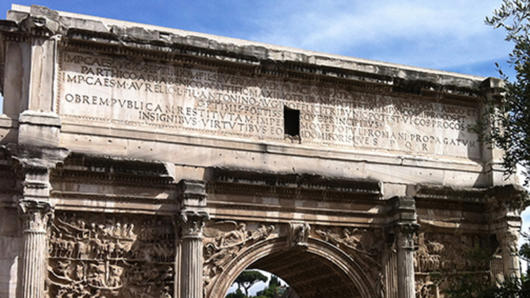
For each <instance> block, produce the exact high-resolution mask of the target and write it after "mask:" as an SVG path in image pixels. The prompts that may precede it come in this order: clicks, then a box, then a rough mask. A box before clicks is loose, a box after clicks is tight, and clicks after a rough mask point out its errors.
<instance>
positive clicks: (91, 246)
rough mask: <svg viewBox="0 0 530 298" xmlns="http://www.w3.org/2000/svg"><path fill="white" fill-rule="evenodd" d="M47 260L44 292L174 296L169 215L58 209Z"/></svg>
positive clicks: (66, 294)
mask: <svg viewBox="0 0 530 298" xmlns="http://www.w3.org/2000/svg"><path fill="white" fill-rule="evenodd" d="M48 260H49V265H48V288H49V290H48V297H94V296H97V297H100V296H105V297H165V298H167V297H172V296H173V284H174V272H173V270H174V269H173V266H174V260H175V232H174V229H173V227H172V224H171V220H170V219H166V218H161V217H158V218H157V217H144V216H138V215H135V216H129V215H105V214H93V213H81V212H77V213H74V212H58V213H57V214H56V216H55V219H54V221H53V222H52V225H51V229H50V240H49V251H48Z"/></svg>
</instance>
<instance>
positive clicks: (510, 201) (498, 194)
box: [488, 185, 528, 282]
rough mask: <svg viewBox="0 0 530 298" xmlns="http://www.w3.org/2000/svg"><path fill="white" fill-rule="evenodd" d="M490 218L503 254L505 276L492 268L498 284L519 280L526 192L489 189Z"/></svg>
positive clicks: (518, 188)
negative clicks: (520, 245)
mask: <svg viewBox="0 0 530 298" xmlns="http://www.w3.org/2000/svg"><path fill="white" fill-rule="evenodd" d="M488 195H489V210H488V213H489V217H490V227H491V229H492V232H493V233H495V234H496V236H497V241H498V242H499V248H500V254H501V255H502V267H503V270H502V271H503V272H502V273H503V274H502V275H500V274H499V273H500V272H499V271H497V270H498V269H499V268H491V270H492V271H493V272H492V273H493V274H495V278H496V279H498V280H496V282H502V281H503V280H506V279H508V278H520V277H521V268H520V264H519V246H518V241H519V234H520V232H521V225H522V220H521V212H522V211H523V210H524V208H525V207H526V206H527V205H528V203H527V201H526V196H527V192H526V191H525V190H524V189H523V188H522V187H521V186H519V185H503V186H495V187H493V188H491V189H490V190H489V194H488Z"/></svg>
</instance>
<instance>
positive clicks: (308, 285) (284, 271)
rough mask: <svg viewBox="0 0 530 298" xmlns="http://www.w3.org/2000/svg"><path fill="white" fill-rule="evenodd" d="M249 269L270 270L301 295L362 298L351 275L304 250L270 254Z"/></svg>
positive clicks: (301, 296)
mask: <svg viewBox="0 0 530 298" xmlns="http://www.w3.org/2000/svg"><path fill="white" fill-rule="evenodd" d="M248 268H249V269H261V270H265V271H268V272H271V273H273V274H275V275H277V276H279V277H280V278H282V279H283V280H285V281H286V282H287V284H289V286H290V287H291V288H292V290H293V292H294V293H296V295H297V296H294V295H293V296H292V297H300V298H317V297H337V298H340V297H361V295H360V294H359V291H358V290H357V288H356V287H355V285H354V284H353V283H352V282H351V281H350V280H349V278H348V276H347V275H346V274H345V273H344V272H342V271H341V270H339V269H338V268H337V266H336V265H334V264H333V263H331V262H330V261H329V260H327V259H325V258H323V257H321V256H318V255H315V254H312V253H309V252H307V251H305V250H302V249H290V250H287V251H283V252H277V253H274V254H270V255H268V256H266V257H264V258H261V259H259V260H257V261H256V262H254V263H252V264H251V265H250V266H249V267H248Z"/></svg>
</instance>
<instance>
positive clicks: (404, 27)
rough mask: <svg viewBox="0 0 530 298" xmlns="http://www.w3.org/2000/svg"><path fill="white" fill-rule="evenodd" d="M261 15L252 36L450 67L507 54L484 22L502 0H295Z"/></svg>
mask: <svg viewBox="0 0 530 298" xmlns="http://www.w3.org/2000/svg"><path fill="white" fill-rule="evenodd" d="M276 4H278V5H277V6H276V7H274V8H272V9H271V10H269V11H267V12H264V13H263V15H262V17H261V18H258V19H256V20H255V22H256V23H257V24H259V26H260V28H261V30H260V31H259V32H258V33H256V34H254V35H253V36H250V38H251V39H253V40H257V41H264V42H268V43H274V44H279V45H286V46H293V47H297V48H304V49H309V50H316V51H323V52H330V53H337V54H344V55H348V56H355V57H363V58H370V59H376V60H384V61H389V62H396V63H404V64H410V65H416V66H424V67H431V68H447V67H453V66H458V65H464V64H469V63H479V62H483V61H490V60H492V59H499V58H502V57H505V56H506V55H507V53H508V52H509V50H510V45H509V44H508V43H505V42H504V40H503V37H504V33H503V32H502V31H499V30H496V31H495V30H493V29H492V28H490V27H489V26H486V25H485V24H484V17H485V16H487V15H490V14H491V12H492V11H493V9H495V8H496V7H497V6H498V5H499V1H497V0H495V1H456V0H453V1H414V0H408V1H298V0H296V1H290V3H289V4H288V6H287V7H286V6H284V5H282V4H280V3H279V2H276Z"/></svg>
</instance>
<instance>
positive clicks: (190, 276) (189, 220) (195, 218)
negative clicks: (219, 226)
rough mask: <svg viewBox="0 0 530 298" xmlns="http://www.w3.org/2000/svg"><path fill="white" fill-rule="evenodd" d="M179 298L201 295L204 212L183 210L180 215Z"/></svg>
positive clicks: (198, 296) (206, 217) (205, 216)
mask: <svg viewBox="0 0 530 298" xmlns="http://www.w3.org/2000/svg"><path fill="white" fill-rule="evenodd" d="M181 218H182V220H181V225H182V226H181V228H182V232H181V242H180V243H181V248H180V249H181V256H182V259H181V276H182V277H183V278H184V280H181V297H194V298H200V297H202V294H203V278H202V270H203V269H202V267H203V257H202V228H203V226H204V222H205V221H206V220H207V219H208V214H207V213H206V212H196V211H193V210H185V211H182V213H181Z"/></svg>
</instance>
